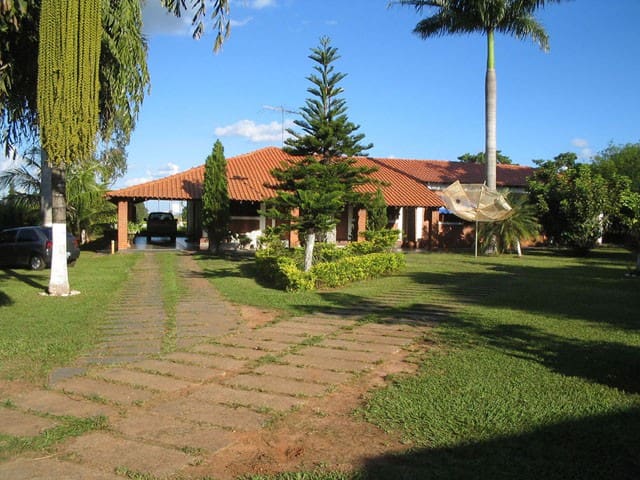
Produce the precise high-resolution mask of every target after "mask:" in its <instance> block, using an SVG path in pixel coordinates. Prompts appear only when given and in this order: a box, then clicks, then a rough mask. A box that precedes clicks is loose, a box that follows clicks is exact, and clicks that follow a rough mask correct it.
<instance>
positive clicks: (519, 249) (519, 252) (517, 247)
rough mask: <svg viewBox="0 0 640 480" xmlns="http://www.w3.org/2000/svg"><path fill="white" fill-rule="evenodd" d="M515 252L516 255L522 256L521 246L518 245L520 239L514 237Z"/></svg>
mask: <svg viewBox="0 0 640 480" xmlns="http://www.w3.org/2000/svg"><path fill="white" fill-rule="evenodd" d="M516 252H518V256H519V257H521V256H522V246H521V245H520V240H519V239H516Z"/></svg>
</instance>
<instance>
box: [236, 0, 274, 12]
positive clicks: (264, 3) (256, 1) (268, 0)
mask: <svg viewBox="0 0 640 480" xmlns="http://www.w3.org/2000/svg"><path fill="white" fill-rule="evenodd" d="M240 4H241V5H242V6H248V7H249V8H253V9H254V10H261V9H263V8H267V7H275V6H276V0H250V1H247V0H241V2H240Z"/></svg>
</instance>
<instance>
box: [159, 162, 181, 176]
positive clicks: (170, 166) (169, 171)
mask: <svg viewBox="0 0 640 480" xmlns="http://www.w3.org/2000/svg"><path fill="white" fill-rule="evenodd" d="M178 172H180V167H179V166H178V165H176V164H175V163H172V162H169V163H167V164H166V165H165V166H164V167H163V168H161V169H160V170H158V174H159V175H160V176H162V177H168V176H169V175H175V174H176V173H178Z"/></svg>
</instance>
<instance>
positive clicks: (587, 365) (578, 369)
mask: <svg viewBox="0 0 640 480" xmlns="http://www.w3.org/2000/svg"><path fill="white" fill-rule="evenodd" d="M448 322H449V323H450V324H451V325H452V326H454V327H455V330H454V331H458V332H460V331H463V332H464V335H465V336H467V335H468V337H467V338H469V339H471V341H473V342H474V343H477V342H482V343H484V344H486V345H488V346H490V347H493V348H495V349H497V350H498V351H500V352H503V353H505V354H507V355H511V356H514V357H516V358H520V359H523V360H527V361H532V362H536V363H539V364H541V365H544V366H545V367H547V368H548V369H550V370H552V371H554V372H557V373H560V374H562V375H565V376H569V377H580V378H583V379H585V380H588V381H591V382H595V383H599V384H601V385H605V386H608V387H613V388H617V389H619V390H622V391H624V392H627V393H631V394H638V393H640V375H638V365H640V347H637V346H631V345H625V344H623V343H618V342H610V341H586V340H577V339H574V338H570V337H566V336H563V337H561V336H557V335H554V334H550V333H548V332H544V331H542V330H538V329H536V328H533V327H530V326H525V325H514V324H501V325H495V326H486V325H481V324H476V323H474V322H471V321H465V320H462V319H460V318H459V317H452V318H450V319H449V320H448ZM443 336H444V337H445V338H446V336H447V333H446V332H445V333H443ZM450 340H451V339H450ZM456 340H460V338H457V339H453V340H452V341H451V343H455V342H456Z"/></svg>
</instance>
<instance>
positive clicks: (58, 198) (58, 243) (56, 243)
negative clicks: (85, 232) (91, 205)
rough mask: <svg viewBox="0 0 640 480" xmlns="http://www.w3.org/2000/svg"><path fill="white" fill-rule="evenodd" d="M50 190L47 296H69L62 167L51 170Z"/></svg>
mask: <svg viewBox="0 0 640 480" xmlns="http://www.w3.org/2000/svg"><path fill="white" fill-rule="evenodd" d="M51 187H52V188H51V190H52V205H53V226H52V232H53V247H52V251H51V276H50V278H49V295H56V296H60V295H69V293H70V292H71V289H70V287H69V272H68V271H67V202H66V177H65V171H64V168H63V167H52V168H51Z"/></svg>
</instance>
